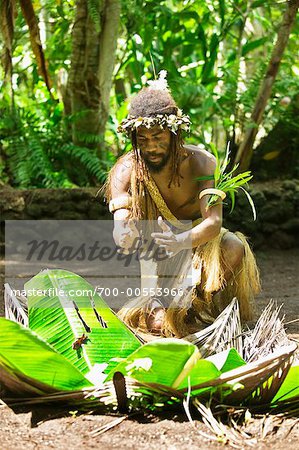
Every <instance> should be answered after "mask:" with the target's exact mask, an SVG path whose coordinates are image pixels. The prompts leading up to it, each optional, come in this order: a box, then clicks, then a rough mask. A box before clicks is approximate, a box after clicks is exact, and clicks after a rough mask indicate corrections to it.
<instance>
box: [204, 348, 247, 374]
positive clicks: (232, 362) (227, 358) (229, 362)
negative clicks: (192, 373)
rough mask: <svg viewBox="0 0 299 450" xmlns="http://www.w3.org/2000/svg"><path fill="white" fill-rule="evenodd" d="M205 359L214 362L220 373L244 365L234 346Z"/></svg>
mask: <svg viewBox="0 0 299 450" xmlns="http://www.w3.org/2000/svg"><path fill="white" fill-rule="evenodd" d="M206 359H207V360H208V361H210V362H212V363H213V364H215V366H216V367H217V369H218V370H220V372H221V373H225V372H228V371H229V370H233V369H236V368H237V367H240V366H244V365H245V364H246V362H245V361H244V359H243V358H242V357H241V356H240V355H239V353H238V352H237V350H236V349H235V348H230V349H229V350H225V351H223V352H220V353H216V354H215V355H212V356H209V357H208V358H206Z"/></svg>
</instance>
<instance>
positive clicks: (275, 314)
mask: <svg viewBox="0 0 299 450" xmlns="http://www.w3.org/2000/svg"><path fill="white" fill-rule="evenodd" d="M280 310H281V306H279V307H278V306H276V307H275V308H274V302H273V301H270V302H269V304H268V305H267V306H266V307H265V309H264V310H263V312H262V314H261V316H260V317H259V319H258V321H257V323H256V325H255V327H254V329H253V330H252V331H249V332H247V333H244V356H243V357H244V359H245V361H247V362H252V361H257V360H258V359H260V358H262V357H264V356H267V355H269V354H270V353H273V351H275V350H276V349H277V348H280V347H282V346H285V345H289V344H290V342H291V341H290V340H289V338H288V336H287V334H286V331H285V329H284V326H283V320H284V318H282V319H280V318H279V314H280Z"/></svg>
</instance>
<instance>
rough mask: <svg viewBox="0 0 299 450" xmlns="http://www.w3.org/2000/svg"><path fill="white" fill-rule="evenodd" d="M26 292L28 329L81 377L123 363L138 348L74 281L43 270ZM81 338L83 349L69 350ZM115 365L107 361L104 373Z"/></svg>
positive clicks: (87, 289) (81, 283)
mask: <svg viewBox="0 0 299 450" xmlns="http://www.w3.org/2000/svg"><path fill="white" fill-rule="evenodd" d="M25 289H26V291H27V297H28V307H29V327H30V328H31V329H32V330H34V331H35V332H36V333H37V334H38V335H39V336H41V337H42V338H43V339H44V340H46V341H47V342H48V343H49V344H51V345H52V346H53V347H54V348H55V349H56V350H57V351H58V352H59V353H61V354H62V355H64V356H65V357H66V358H67V359H68V360H69V361H70V362H71V363H72V364H73V365H74V366H75V367H77V369H79V370H80V371H81V372H82V373H84V374H85V373H87V372H88V371H90V370H91V369H92V367H93V366H94V364H96V363H98V364H100V363H109V361H110V359H111V358H115V357H124V358H125V357H126V356H128V355H129V354H131V353H132V352H133V351H134V350H136V349H137V348H138V347H140V345H141V344H140V342H139V340H138V339H137V338H136V337H135V335H134V334H133V333H132V332H131V331H130V330H129V329H128V328H127V327H126V325H125V324H124V323H123V322H122V321H120V320H119V319H118V318H117V317H116V315H115V314H114V313H113V312H112V311H111V310H110V308H109V307H108V306H107V304H106V303H105V302H104V300H103V299H102V298H101V297H100V296H99V295H98V294H97V293H96V292H94V287H93V286H92V285H91V284H89V283H88V282H87V281H86V280H84V279H83V278H81V277H80V276H79V275H76V274H74V273H72V272H69V271H66V270H60V269H55V270H48V269H47V270H44V271H42V272H40V273H39V274H37V275H36V276H35V277H33V278H32V279H31V280H30V281H28V282H27V283H26V284H25ZM75 294H77V295H75ZM83 334H85V336H87V339H86V340H85V343H84V344H83V345H82V346H81V347H79V348H78V349H73V343H74V342H75V341H76V340H77V339H78V338H80V337H82V336H83ZM115 365H116V363H115V362H114V361H111V362H110V365H109V367H108V368H107V371H109V370H110V369H111V368H112V367H113V366H115Z"/></svg>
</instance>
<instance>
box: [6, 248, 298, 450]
mask: <svg viewBox="0 0 299 450" xmlns="http://www.w3.org/2000/svg"><path fill="white" fill-rule="evenodd" d="M257 258H258V263H259V267H260V270H261V276H262V287H263V290H262V293H261V294H260V296H259V297H258V299H257V306H258V312H259V313H260V312H261V311H262V309H263V308H264V307H265V306H266V305H267V303H268V302H269V300H270V299H273V300H274V301H276V302H277V304H279V305H280V304H283V309H282V313H283V314H285V323H286V328H287V332H288V334H289V336H290V337H291V338H293V339H296V340H298V341H299V321H294V320H296V319H298V306H297V304H298V300H299V294H298V292H299V289H298V288H299V277H298V268H299V253H298V249H293V250H288V251H279V250H267V251H265V252H259V253H258V254H257ZM0 276H1V275H0ZM0 285H1V287H2V286H3V275H2V279H1V280H0ZM1 296H2V293H1ZM0 303H2V302H0ZM0 314H1V311H0ZM2 314H3V311H2ZM288 322H292V323H288ZM46 413H47V414H51V415H52V416H54V418H50V417H46V416H45V412H44V411H43V410H40V409H39V410H35V411H33V412H27V413H20V414H15V413H14V412H13V411H12V410H11V409H10V408H8V407H7V406H6V405H2V406H1V401H0V442H1V444H0V448H1V449H2V450H15V449H17V450H23V449H24V450H29V449H30V450H31V449H38V450H43V449H48V448H55V449H57V450H62V449H66V448H69V449H72V450H76V449H78V450H79V449H80V450H83V449H92V448H99V447H100V446H101V447H105V448H107V449H110V448H122V449H140V450H142V449H148V448H150V449H161V450H163V449H165V450H166V449H167V450H176V449H180V450H181V449H182V450H184V449H185V450H187V449H188V450H192V449H198V448H200V449H201V450H205V449H207V450H216V449H220V448H223V446H224V443H223V442H217V439H216V438H215V437H214V439H216V440H213V439H212V438H208V437H207V435H209V436H211V437H212V434H211V432H209V431H208V429H207V428H206V427H205V425H204V424H203V423H202V422H201V421H199V420H198V418H196V417H195V416H194V417H195V419H196V420H195V421H194V423H193V425H192V424H191V423H190V422H189V421H188V419H187V417H186V416H185V415H184V414H183V413H182V414H176V415H175V416H174V415H173V414H171V413H168V414H164V415H163V416H161V415H160V416H153V415H140V416H134V417H132V418H127V419H126V420H124V421H123V422H122V423H120V424H119V425H117V426H115V427H113V428H111V429H109V430H108V431H106V432H105V433H103V434H100V435H99V434H97V433H93V431H95V430H97V429H99V428H100V427H101V426H103V425H105V424H108V423H111V422H113V421H114V420H115V419H116V417H115V416H107V415H106V416H103V415H97V414H84V415H76V414H75V413H74V412H72V413H70V412H68V413H67V414H65V415H64V417H57V414H58V412H57V410H56V411H55V410H54V409H52V410H47V411H46ZM55 414H56V416H55ZM50 419H51V420H50ZM298 423H299V419H298V418H296V417H295V418H294V417H292V418H288V419H285V420H283V421H281V420H280V418H278V417H274V416H273V417H271V416H269V417H265V416H262V417H255V418H253V419H250V421H249V423H248V424H247V426H246V432H247V433H249V434H250V435H251V436H252V438H253V439H255V440H256V443H255V444H254V445H253V446H254V448H255V449H258V450H266V449H271V450H285V449H289V448H294V449H295V448H297V446H298V439H299V426H298ZM201 433H205V436H203V434H201ZM252 444H253V443H252ZM228 446H230V444H228ZM246 447H247V444H245V443H242V441H241V439H240V442H239V448H246Z"/></svg>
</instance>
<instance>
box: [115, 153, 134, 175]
mask: <svg viewBox="0 0 299 450" xmlns="http://www.w3.org/2000/svg"><path fill="white" fill-rule="evenodd" d="M132 168H133V152H128V153H125V154H124V155H122V156H121V157H120V158H118V160H117V161H116V163H115V165H114V167H113V172H114V173H115V174H116V175H117V176H129V175H131V172H132Z"/></svg>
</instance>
